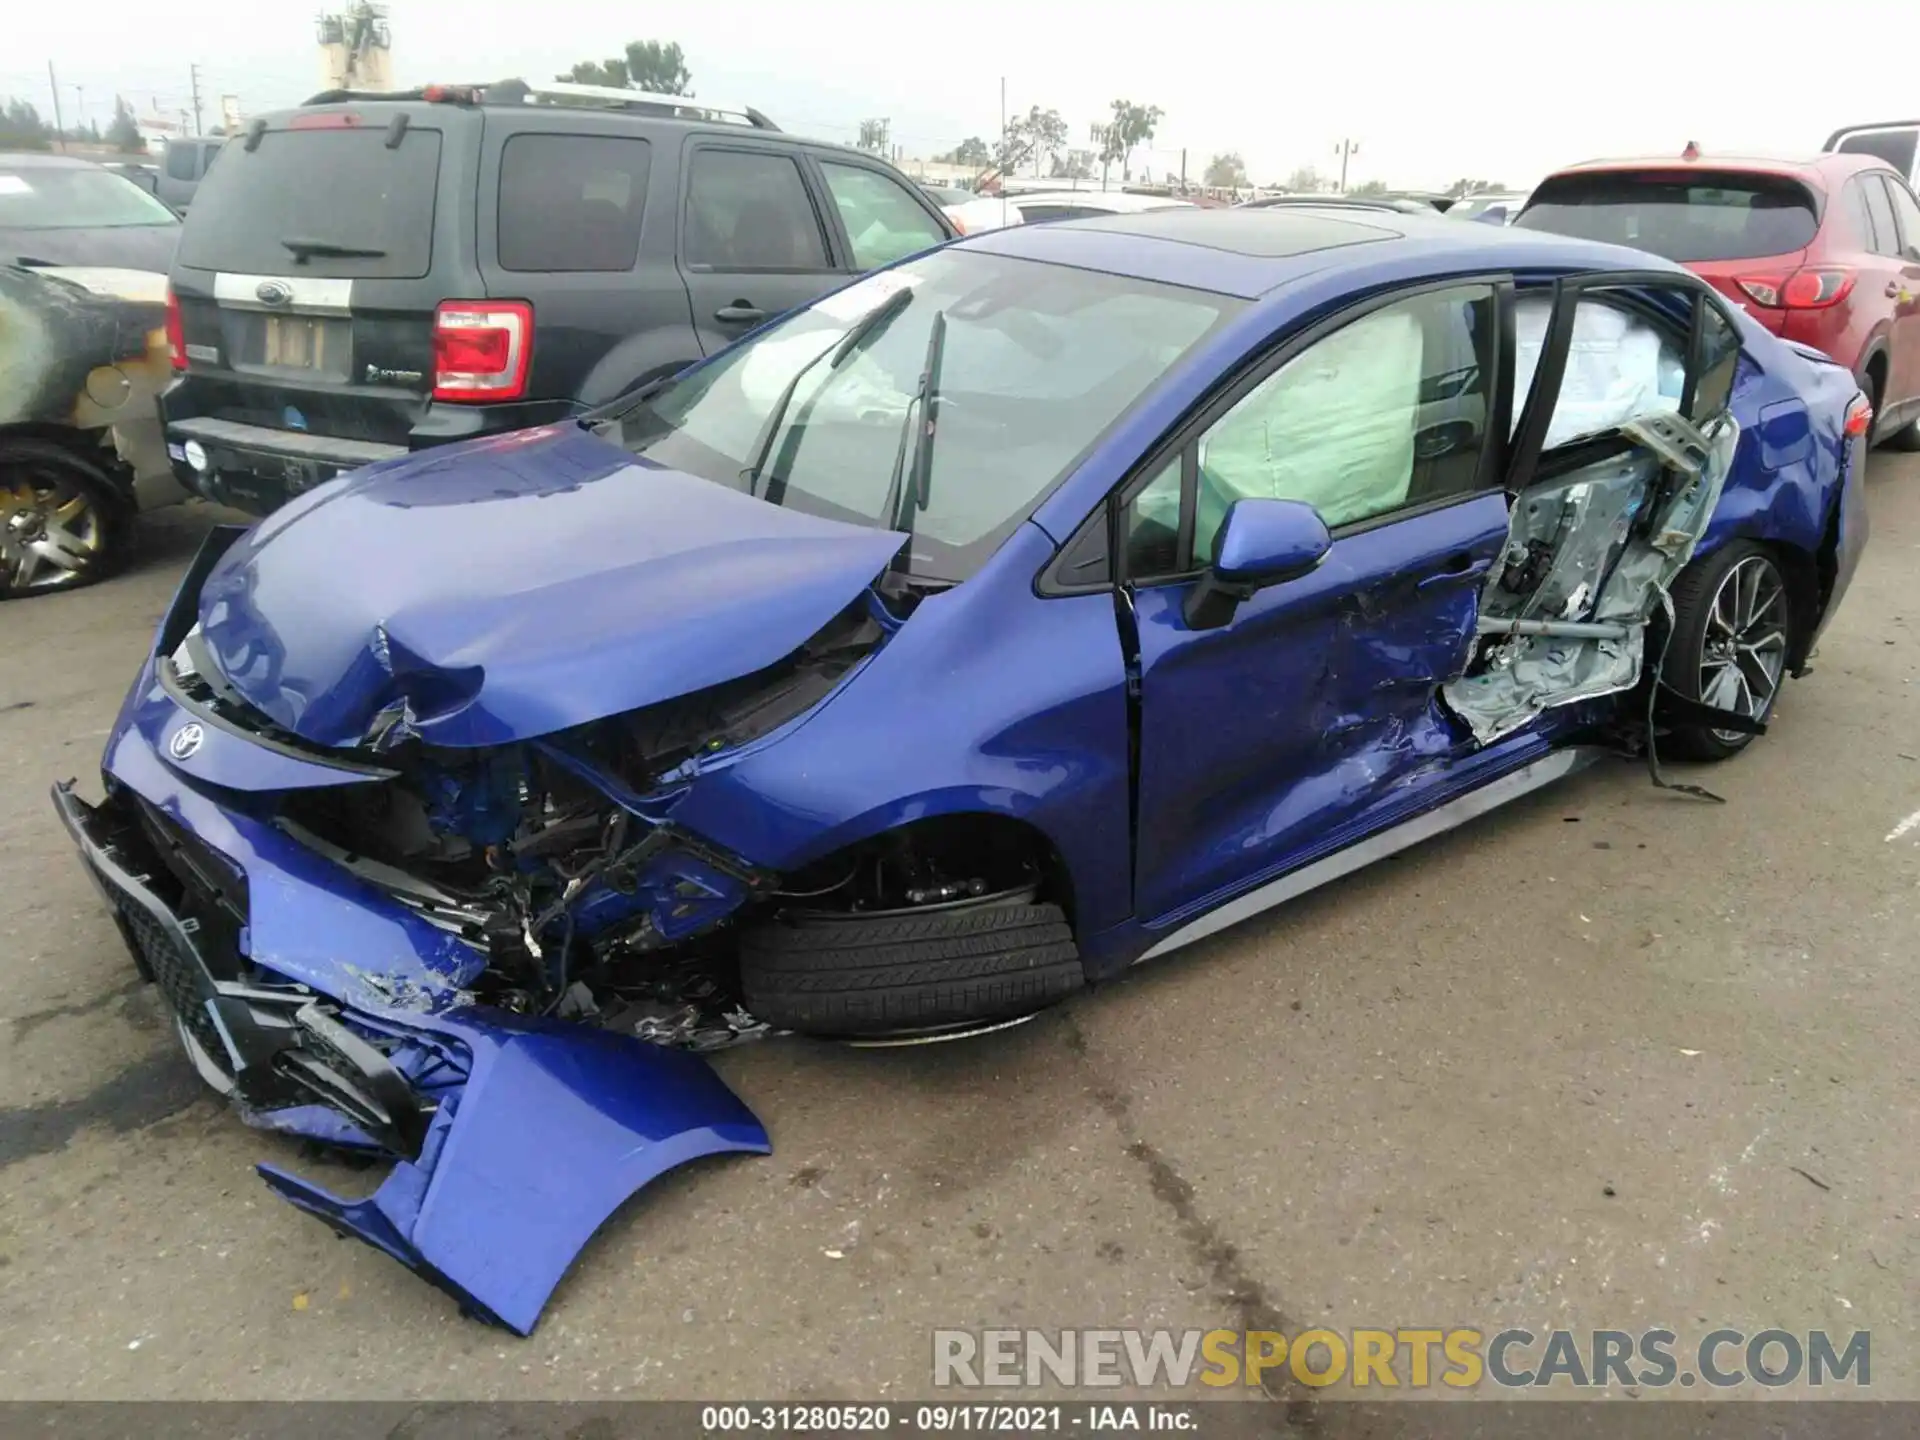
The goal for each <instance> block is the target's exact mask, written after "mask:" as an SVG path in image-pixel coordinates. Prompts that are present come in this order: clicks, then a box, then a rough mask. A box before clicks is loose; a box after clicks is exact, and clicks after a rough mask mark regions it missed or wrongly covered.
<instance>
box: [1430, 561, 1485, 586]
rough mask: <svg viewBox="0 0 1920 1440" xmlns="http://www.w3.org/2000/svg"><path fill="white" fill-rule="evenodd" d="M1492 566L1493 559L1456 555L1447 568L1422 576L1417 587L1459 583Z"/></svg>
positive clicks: (1482, 572) (1480, 573) (1481, 573)
mask: <svg viewBox="0 0 1920 1440" xmlns="http://www.w3.org/2000/svg"><path fill="white" fill-rule="evenodd" d="M1492 568H1493V561H1491V560H1475V559H1474V558H1473V557H1472V556H1470V555H1456V556H1454V557H1453V558H1452V559H1451V560H1449V561H1447V568H1446V569H1444V570H1436V571H1434V572H1433V574H1431V575H1427V576H1424V577H1422V579H1421V581H1420V583H1419V585H1418V586H1417V587H1416V588H1418V589H1421V590H1428V589H1431V588H1432V587H1433V586H1435V585H1452V584H1457V583H1458V582H1459V581H1462V580H1471V579H1473V578H1474V577H1475V576H1478V575H1484V574H1486V573H1487V571H1489V570H1491V569H1492Z"/></svg>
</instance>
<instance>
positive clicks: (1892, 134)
mask: <svg viewBox="0 0 1920 1440" xmlns="http://www.w3.org/2000/svg"><path fill="white" fill-rule="evenodd" d="M1916 144H1920V129H1915V128H1914V127H1913V126H1911V125H1907V126H1902V127H1900V128H1898V129H1893V130H1869V131H1866V132H1864V133H1861V132H1855V133H1854V134H1852V135H1849V136H1847V138H1846V139H1844V140H1842V141H1841V142H1840V152H1841V153H1842V154H1844V155H1873V156H1876V157H1878V158H1879V159H1881V160H1884V161H1886V162H1887V163H1888V164H1889V165H1891V166H1893V168H1894V169H1896V170H1898V171H1899V172H1900V173H1901V174H1902V175H1911V174H1912V173H1913V160H1914V150H1915V147H1916Z"/></svg>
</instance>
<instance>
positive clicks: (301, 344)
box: [264, 315, 327, 370]
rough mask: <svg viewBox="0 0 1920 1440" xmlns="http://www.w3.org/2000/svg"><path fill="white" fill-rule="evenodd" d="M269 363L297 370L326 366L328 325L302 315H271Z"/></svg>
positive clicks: (267, 359) (268, 334)
mask: <svg viewBox="0 0 1920 1440" xmlns="http://www.w3.org/2000/svg"><path fill="white" fill-rule="evenodd" d="M264 358H265V360H266V363H267V364H269V365H284V366H286V367H288V368H289V369H294V370H324V369H325V368H326V364H327V329H326V326H325V325H323V324H322V323H321V322H320V321H318V320H309V319H307V318H306V317H304V316H300V315H269V316H267V353H266V355H265V357H264Z"/></svg>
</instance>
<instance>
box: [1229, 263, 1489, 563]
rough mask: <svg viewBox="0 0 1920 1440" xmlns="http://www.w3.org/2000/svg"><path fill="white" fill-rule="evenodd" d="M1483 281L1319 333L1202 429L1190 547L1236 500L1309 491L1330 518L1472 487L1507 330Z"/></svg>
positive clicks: (1301, 496) (1333, 521)
mask: <svg viewBox="0 0 1920 1440" xmlns="http://www.w3.org/2000/svg"><path fill="white" fill-rule="evenodd" d="M1494 304H1495V302H1494V295H1493V291H1492V289H1491V288H1490V287H1488V286H1484V285H1469V286H1461V287H1457V288H1454V289H1450V290H1442V291H1435V292H1433V293H1431V294H1427V295H1418V296H1414V297H1412V298H1411V299H1408V300H1403V301H1401V302H1399V303H1397V304H1393V305H1389V306H1386V307H1384V308H1383V309H1379V310H1375V311H1373V312H1372V313H1371V314H1368V315H1364V316H1362V317H1361V318H1360V319H1358V320H1355V321H1354V322H1353V323H1352V324H1350V325H1346V326H1343V327H1342V328H1341V329H1339V330H1336V331H1334V332H1333V333H1332V334H1331V335H1328V336H1326V337H1325V338H1323V339H1321V340H1318V341H1316V342H1315V343H1314V344H1313V345H1311V346H1310V347H1309V348H1307V349H1306V350H1304V351H1302V352H1301V353H1300V354H1299V355H1296V356H1295V357H1294V358H1293V359H1291V360H1289V361H1288V362H1287V363H1286V364H1285V365H1283V366H1281V367H1280V368H1279V369H1278V370H1276V371H1274V373H1273V374H1272V375H1270V376H1268V377H1267V378H1266V379H1265V380H1264V381H1262V382H1261V383H1260V385H1259V386H1258V387H1257V388H1255V389H1254V390H1253V391H1252V392H1251V393H1249V394H1248V395H1247V396H1246V397H1245V398H1244V399H1242V400H1241V401H1240V403H1239V404H1237V405H1235V406H1234V407H1233V409H1232V410H1230V411H1228V412H1227V414H1225V415H1224V416H1222V417H1221V418H1220V419H1219V420H1218V421H1216V422H1215V423H1214V425H1213V426H1212V427H1211V428H1209V429H1208V431H1207V433H1206V434H1205V435H1204V436H1202V437H1201V439H1200V442H1199V443H1200V448H1199V478H1198V494H1197V497H1196V505H1195V512H1194V537H1193V554H1194V555H1195V556H1196V557H1201V558H1204V557H1206V556H1209V555H1211V554H1212V553H1213V539H1214V535H1215V533H1216V532H1217V531H1218V530H1219V528H1220V524H1221V522H1222V521H1223V520H1224V519H1225V518H1226V513H1227V509H1228V507H1229V506H1230V505H1232V504H1233V502H1234V501H1236V500H1241V499H1246V498H1249V497H1256V496H1260V497H1269V498H1273V499H1279V500H1303V501H1305V502H1306V503H1307V504H1309V505H1311V506H1313V508H1314V509H1315V510H1317V511H1319V512H1320V518H1321V519H1322V520H1324V521H1326V523H1327V525H1328V527H1329V528H1332V527H1335V526H1340V525H1350V524H1353V523H1354V522H1356V521H1360V520H1367V519H1371V518H1372V517H1374V516H1376V515H1383V514H1386V513H1387V512H1388V511H1391V510H1396V509H1399V508H1400V507H1402V506H1404V505H1409V504H1420V503H1423V502H1425V501H1429V500H1436V499H1440V498H1443V497H1445V496H1447V495H1453V494H1462V493H1465V492H1466V491H1468V490H1471V489H1472V488H1473V487H1474V484H1475V482H1476V480H1477V477H1478V473H1479V462H1480V452H1481V449H1482V447H1483V445H1484V443H1485V440H1486V432H1487V420H1488V415H1489V408H1490V403H1491V400H1490V395H1491V383H1492V377H1493V365H1494V356H1495V354H1496V353H1497V352H1496V345H1497V341H1496V339H1495V331H1496V326H1495V309H1494Z"/></svg>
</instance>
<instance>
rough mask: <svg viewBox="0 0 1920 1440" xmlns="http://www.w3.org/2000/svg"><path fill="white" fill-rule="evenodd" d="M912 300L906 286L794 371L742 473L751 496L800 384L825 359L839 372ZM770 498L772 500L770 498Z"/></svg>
mask: <svg viewBox="0 0 1920 1440" xmlns="http://www.w3.org/2000/svg"><path fill="white" fill-rule="evenodd" d="M912 300H913V291H912V290H910V289H906V288H904V287H903V288H901V289H899V290H896V291H894V292H893V294H891V295H889V296H888V297H887V298H886V299H885V300H883V301H881V302H880V303H879V304H878V305H876V306H874V307H873V309H871V310H869V311H868V312H867V313H866V314H865V315H862V316H861V317H860V318H859V319H858V320H856V321H855V322H854V324H853V327H852V328H851V329H849V330H848V331H847V333H846V334H845V335H842V336H841V337H840V339H839V340H838V341H837V342H836V343H835V344H834V346H833V348H832V349H829V350H822V351H821V352H820V353H819V354H818V355H816V356H814V357H813V358H812V359H811V360H809V361H808V362H807V363H806V364H804V365H802V366H801V367H800V368H799V369H798V370H796V371H794V374H793V378H792V379H791V380H789V381H788V382H787V383H786V385H785V387H784V388H783V389H782V390H781V391H780V396H779V398H778V399H777V400H775V401H774V402H773V409H772V410H771V411H769V412H768V414H767V421H766V424H764V425H762V426H761V427H760V433H759V434H758V435H756V436H754V440H753V454H752V456H751V457H750V458H749V459H748V461H747V466H746V469H744V470H742V471H741V472H740V473H741V474H742V475H743V476H744V477H745V478H746V482H747V493H748V494H749V495H753V494H756V493H758V491H759V488H760V473H761V471H763V470H764V469H765V468H766V465H767V461H768V460H769V459H771V458H772V456H773V445H774V441H775V440H776V439H778V438H779V435H780V422H781V421H783V420H785V419H786V418H787V407H788V406H790V405H792V404H793V397H794V396H795V395H796V394H797V393H799V390H800V382H801V381H802V380H804V379H806V378H807V376H808V375H809V374H810V373H812V370H813V367H814V366H816V365H818V364H819V363H820V362H821V361H822V360H825V361H827V362H828V363H827V368H828V369H829V370H838V369H839V368H840V367H841V366H842V365H844V364H846V362H847V359H848V357H850V356H851V355H852V354H853V352H854V351H855V350H857V349H859V348H860V346H861V344H862V343H863V342H865V341H866V340H867V338H868V337H869V336H872V335H874V334H875V333H877V332H878V331H879V329H880V327H881V326H882V325H884V324H886V323H887V322H888V321H890V320H892V319H893V317H894V316H896V315H898V314H899V313H900V312H901V311H902V310H904V309H906V308H907V306H908V304H909V303H910V302H911V301H912ZM769 498H772V497H771V496H769Z"/></svg>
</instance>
